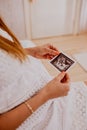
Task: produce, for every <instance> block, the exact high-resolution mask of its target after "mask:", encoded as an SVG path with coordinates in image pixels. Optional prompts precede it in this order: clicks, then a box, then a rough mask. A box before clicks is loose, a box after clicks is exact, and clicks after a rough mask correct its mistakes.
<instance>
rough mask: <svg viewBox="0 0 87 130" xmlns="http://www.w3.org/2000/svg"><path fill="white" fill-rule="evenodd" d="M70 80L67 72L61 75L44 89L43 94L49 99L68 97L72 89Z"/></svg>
mask: <svg viewBox="0 0 87 130" xmlns="http://www.w3.org/2000/svg"><path fill="white" fill-rule="evenodd" d="M69 85H70V78H69V75H68V74H67V73H65V72H62V73H60V74H59V75H58V76H57V77H55V78H54V79H53V80H52V81H50V82H49V83H48V84H47V85H46V86H45V87H44V88H43V89H42V91H43V93H44V94H45V95H47V98H48V99H52V98H57V97H61V96H66V95H67V94H68V91H69V89H70V87H69Z"/></svg>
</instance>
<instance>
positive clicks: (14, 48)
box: [0, 17, 27, 61]
mask: <svg viewBox="0 0 87 130" xmlns="http://www.w3.org/2000/svg"><path fill="white" fill-rule="evenodd" d="M0 28H1V29H2V30H4V31H6V32H7V33H8V34H9V35H10V36H11V38H12V41H11V40H9V39H7V38H5V37H3V36H0V48H1V49H3V50H5V51H6V52H8V53H9V54H12V55H13V56H15V57H17V58H18V59H19V60H20V61H24V60H25V59H26V57H27V54H26V52H25V50H24V49H23V47H22V46H21V44H20V42H19V41H18V39H17V38H16V37H15V35H14V34H13V33H12V32H11V30H10V29H9V28H8V27H7V25H6V24H5V23H4V21H3V20H2V18H1V17H0Z"/></svg>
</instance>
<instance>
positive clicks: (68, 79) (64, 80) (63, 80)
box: [61, 73, 70, 83]
mask: <svg viewBox="0 0 87 130" xmlns="http://www.w3.org/2000/svg"><path fill="white" fill-rule="evenodd" d="M69 82H70V77H69V75H68V74H67V73H66V74H65V76H64V78H63V79H62V80H61V83H69Z"/></svg>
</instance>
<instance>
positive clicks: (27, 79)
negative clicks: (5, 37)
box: [0, 50, 87, 130]
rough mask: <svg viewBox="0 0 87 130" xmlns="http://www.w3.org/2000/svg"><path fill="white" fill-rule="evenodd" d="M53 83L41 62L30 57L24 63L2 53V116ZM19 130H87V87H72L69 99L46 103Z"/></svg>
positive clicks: (0, 56)
mask: <svg viewBox="0 0 87 130" xmlns="http://www.w3.org/2000/svg"><path fill="white" fill-rule="evenodd" d="M51 79H52V77H51V76H50V75H49V74H48V72H47V71H46V70H45V68H44V66H43V65H42V63H41V62H40V61H39V60H37V59H35V58H33V57H29V59H27V60H26V61H25V62H24V63H20V61H19V60H18V59H14V58H13V57H11V56H10V55H8V54H7V53H6V52H5V51H2V50H0V114H2V113H4V112H6V111H8V110H11V109H12V108H14V107H15V106H17V105H19V104H20V103H22V102H24V101H25V100H26V99H28V98H30V97H31V96H32V95H33V94H35V93H36V92H37V91H38V90H40V89H41V88H42V87H43V86H44V85H45V84H46V83H47V82H49V81H50V80H51ZM38 100H39V99H38ZM17 130H87V87H86V86H85V84H84V83H83V82H78V83H72V84H71V89H70V92H69V95H68V96H67V97H62V98H57V99H53V100H50V101H48V102H46V103H45V104H44V105H42V106H41V107H40V108H38V109H37V110H36V111H35V112H34V113H33V114H32V115H31V116H30V117H28V118H27V119H26V120H25V121H24V122H23V123H22V124H21V125H20V126H19V127H18V128H17Z"/></svg>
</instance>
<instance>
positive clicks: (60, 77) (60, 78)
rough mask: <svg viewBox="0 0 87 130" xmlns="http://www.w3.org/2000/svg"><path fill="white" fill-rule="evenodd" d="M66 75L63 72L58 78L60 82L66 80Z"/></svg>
mask: <svg viewBox="0 0 87 130" xmlns="http://www.w3.org/2000/svg"><path fill="white" fill-rule="evenodd" d="M65 74H66V73H65V72H61V73H60V74H59V75H58V76H57V78H58V80H59V81H61V80H62V79H63V78H64V76H65Z"/></svg>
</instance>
